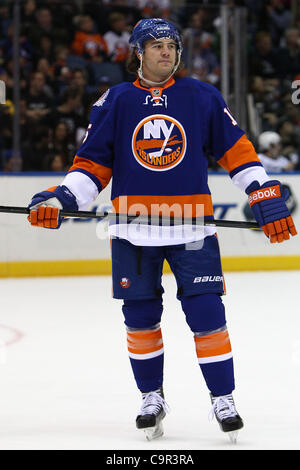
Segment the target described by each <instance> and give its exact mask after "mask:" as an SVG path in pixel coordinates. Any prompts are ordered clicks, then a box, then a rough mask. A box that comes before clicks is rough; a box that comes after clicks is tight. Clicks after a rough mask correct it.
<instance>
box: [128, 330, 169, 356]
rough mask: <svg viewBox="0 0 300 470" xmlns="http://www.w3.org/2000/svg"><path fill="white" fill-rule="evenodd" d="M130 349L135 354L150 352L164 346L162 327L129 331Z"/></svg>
mask: <svg viewBox="0 0 300 470" xmlns="http://www.w3.org/2000/svg"><path fill="white" fill-rule="evenodd" d="M127 346H128V351H129V352H131V353H134V354H148V353H152V352H154V351H158V350H159V349H162V348H163V340H162V334H161V329H160V328H159V329H158V330H143V331H128V332H127Z"/></svg>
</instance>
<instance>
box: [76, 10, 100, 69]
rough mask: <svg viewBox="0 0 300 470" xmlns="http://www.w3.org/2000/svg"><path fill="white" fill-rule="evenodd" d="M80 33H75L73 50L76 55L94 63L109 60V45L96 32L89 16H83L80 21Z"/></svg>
mask: <svg viewBox="0 0 300 470" xmlns="http://www.w3.org/2000/svg"><path fill="white" fill-rule="evenodd" d="M78 28H79V31H77V32H76V33H75V37H74V41H73V43H72V49H73V51H74V53H75V54H76V55H79V56H82V57H84V58H85V59H87V60H89V61H93V62H103V61H104V60H106V59H107V54H108V49H107V44H106V42H105V40H104V39H103V37H102V36H101V34H99V33H96V32H95V25H94V21H93V20H92V18H91V17H90V16H89V15H85V16H81V17H80V18H79V21H78Z"/></svg>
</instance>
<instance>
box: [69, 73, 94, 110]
mask: <svg viewBox="0 0 300 470" xmlns="http://www.w3.org/2000/svg"><path fill="white" fill-rule="evenodd" d="M88 82H89V80H88V73H87V71H86V70H85V69H74V70H73V71H72V79H71V82H70V84H71V87H72V88H78V90H80V93H81V96H82V104H83V107H84V114H85V115H86V113H87V110H88V108H89V106H90V104H91V101H92V100H93V96H94V94H95V92H96V91H97V87H96V86H92V85H89V83H88Z"/></svg>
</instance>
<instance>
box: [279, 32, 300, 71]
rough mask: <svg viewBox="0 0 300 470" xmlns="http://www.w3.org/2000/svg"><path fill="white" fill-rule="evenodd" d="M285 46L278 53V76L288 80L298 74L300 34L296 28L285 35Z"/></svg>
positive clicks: (299, 67) (299, 66)
mask: <svg viewBox="0 0 300 470" xmlns="http://www.w3.org/2000/svg"><path fill="white" fill-rule="evenodd" d="M284 38H285V45H284V46H283V47H281V48H280V49H279V51H278V74H279V76H280V78H287V79H289V80H292V79H294V77H295V76H296V75H297V74H299V73H300V33H299V30H298V29H297V28H291V29H288V30H287V31H286V32H285V34H284Z"/></svg>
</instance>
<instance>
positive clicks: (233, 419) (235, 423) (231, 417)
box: [210, 394, 244, 444]
mask: <svg viewBox="0 0 300 470" xmlns="http://www.w3.org/2000/svg"><path fill="white" fill-rule="evenodd" d="M210 399H211V402H212V409H211V412H210V418H211V419H213V417H214V416H215V417H216V419H217V421H218V423H219V425H220V428H221V430H222V431H223V432H225V433H227V434H228V437H229V439H230V442H231V443H232V444H236V442H237V436H238V430H239V429H241V428H242V427H243V426H244V423H243V420H242V418H241V417H240V416H239V414H238V413H237V411H236V409H235V405H234V401H233V397H232V395H231V394H229V395H222V396H219V397H214V396H213V395H210Z"/></svg>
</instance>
